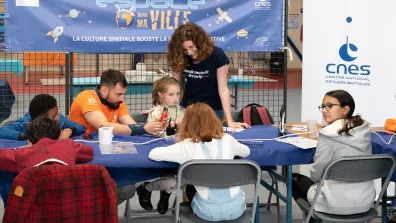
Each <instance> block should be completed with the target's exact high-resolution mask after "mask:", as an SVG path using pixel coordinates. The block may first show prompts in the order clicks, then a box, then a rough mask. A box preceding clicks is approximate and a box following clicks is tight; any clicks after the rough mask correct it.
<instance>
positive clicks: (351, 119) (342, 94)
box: [326, 90, 364, 136]
mask: <svg viewBox="0 0 396 223" xmlns="http://www.w3.org/2000/svg"><path fill="white" fill-rule="evenodd" d="M326 96H329V97H332V98H335V99H337V100H338V101H339V102H340V106H341V107H345V106H349V112H348V114H346V116H345V117H344V118H345V119H346V120H347V121H346V122H345V124H344V126H343V128H342V129H340V130H339V131H338V134H340V135H341V134H342V133H345V135H348V136H351V134H349V130H351V129H353V128H355V127H358V126H361V125H363V123H364V120H363V119H362V118H361V117H360V115H355V116H353V112H354V111H355V101H354V100H353V97H352V95H350V94H349V93H348V92H346V91H344V90H335V91H329V92H327V93H326Z"/></svg>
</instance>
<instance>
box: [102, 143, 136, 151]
mask: <svg viewBox="0 0 396 223" xmlns="http://www.w3.org/2000/svg"><path fill="white" fill-rule="evenodd" d="M99 148H100V153H101V154H137V150H136V147H135V145H134V144H133V143H131V142H121V143H112V144H108V145H101V144H99Z"/></svg>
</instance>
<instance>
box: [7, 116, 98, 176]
mask: <svg viewBox="0 0 396 223" xmlns="http://www.w3.org/2000/svg"><path fill="white" fill-rule="evenodd" d="M60 135H61V129H60V125H59V122H58V121H56V120H51V119H49V118H47V117H44V116H42V117H41V116H40V117H37V118H36V119H34V120H33V121H32V122H31V123H30V124H29V126H28V129H27V140H28V143H29V146H26V147H22V148H17V149H1V150H0V170H5V171H9V172H18V173H19V172H21V171H22V170H23V169H26V168H28V167H31V166H36V165H41V164H43V163H53V162H57V163H62V164H66V165H73V164H75V163H76V162H80V163H83V162H89V161H91V160H92V159H93V157H94V152H93V149H92V147H91V146H89V145H85V144H79V143H75V142H74V141H73V139H62V140H59V137H60Z"/></svg>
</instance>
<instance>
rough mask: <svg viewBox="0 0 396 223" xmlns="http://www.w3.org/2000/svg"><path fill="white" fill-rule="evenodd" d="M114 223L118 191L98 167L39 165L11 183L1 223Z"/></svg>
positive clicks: (104, 170) (102, 168)
mask: <svg viewBox="0 0 396 223" xmlns="http://www.w3.org/2000/svg"><path fill="white" fill-rule="evenodd" d="M48 222H49V223H52V222H54V223H57V222H59V223H60V222H62V223H77V222H79V223H117V222H118V216H117V189H116V184H115V183H114V181H113V179H111V177H110V175H109V173H108V172H107V170H106V169H105V168H104V167H103V166H100V165H95V164H79V165H68V166H64V165H62V164H57V163H55V164H53V165H42V166H38V167H30V168H27V169H25V170H23V171H22V172H21V173H19V174H18V176H17V177H15V179H14V181H13V182H12V186H11V191H10V195H9V197H8V202H7V208H6V209H5V213H4V218H3V223H48Z"/></svg>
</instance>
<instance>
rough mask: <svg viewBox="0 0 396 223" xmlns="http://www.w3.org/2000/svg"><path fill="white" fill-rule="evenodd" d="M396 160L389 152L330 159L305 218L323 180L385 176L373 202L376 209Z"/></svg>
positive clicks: (362, 179)
mask: <svg viewBox="0 0 396 223" xmlns="http://www.w3.org/2000/svg"><path fill="white" fill-rule="evenodd" d="M395 165H396V161H395V158H394V157H393V156H392V155H390V154H376V155H366V156H345V157H340V158H337V159H334V160H332V161H331V162H329V163H328V165H327V166H326V168H325V170H324V172H323V175H322V179H321V181H320V182H319V185H318V187H317V189H316V193H315V196H314V199H313V201H312V202H311V207H310V209H309V211H308V215H307V216H306V219H310V217H311V216H312V213H313V209H314V207H315V204H316V201H317V200H318V197H319V194H320V193H321V189H322V186H323V184H324V181H325V180H337V181H344V182H348V183H358V182H365V181H371V180H375V179H378V178H385V181H384V182H383V185H382V188H381V191H380V193H379V196H378V199H377V201H376V202H375V205H374V207H373V208H374V209H375V210H376V209H377V207H378V205H379V203H380V201H381V199H382V196H383V194H384V192H385V191H386V189H387V188H388V185H389V182H390V179H391V176H392V174H393V171H394V170H395Z"/></svg>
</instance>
